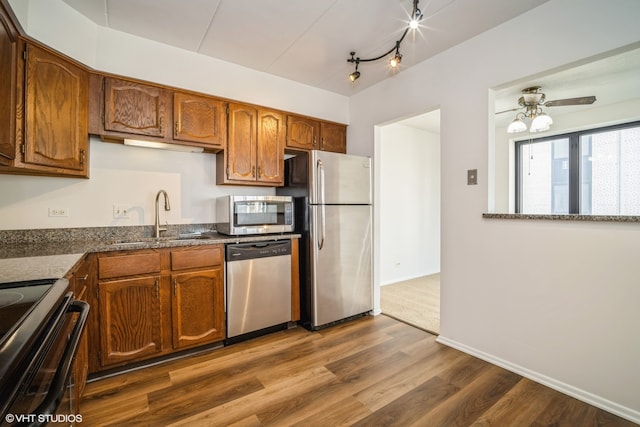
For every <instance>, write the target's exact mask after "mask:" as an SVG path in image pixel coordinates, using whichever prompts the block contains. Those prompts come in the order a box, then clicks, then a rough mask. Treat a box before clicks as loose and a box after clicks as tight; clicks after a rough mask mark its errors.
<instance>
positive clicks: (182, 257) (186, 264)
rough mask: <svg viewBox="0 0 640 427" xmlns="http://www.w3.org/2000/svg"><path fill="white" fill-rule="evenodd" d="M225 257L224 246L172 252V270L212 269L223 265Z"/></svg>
mask: <svg viewBox="0 0 640 427" xmlns="http://www.w3.org/2000/svg"><path fill="white" fill-rule="evenodd" d="M223 260H224V255H223V251H222V246H221V245H219V246H213V247H210V248H198V249H190V250H182V251H172V252H171V270H174V271H175V270H187V269H189V268H202V267H212V266H215V265H220V264H222V262H223Z"/></svg>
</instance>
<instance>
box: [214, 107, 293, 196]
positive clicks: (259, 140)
mask: <svg viewBox="0 0 640 427" xmlns="http://www.w3.org/2000/svg"><path fill="white" fill-rule="evenodd" d="M228 120H229V124H228V140H227V145H226V148H225V150H224V153H218V157H217V167H216V172H217V183H218V184H243V183H250V184H252V185H269V186H277V185H283V184H284V146H285V130H286V128H285V122H284V115H283V114H282V113H280V112H278V111H273V110H267V109H259V108H256V107H253V106H251V105H245V104H234V103H231V104H229V109H228Z"/></svg>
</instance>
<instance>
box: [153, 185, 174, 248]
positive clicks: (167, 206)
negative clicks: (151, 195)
mask: <svg viewBox="0 0 640 427" xmlns="http://www.w3.org/2000/svg"><path fill="white" fill-rule="evenodd" d="M161 194H164V210H165V211H170V210H171V205H170V204H169V195H168V194H167V192H166V191H164V190H160V191H158V194H156V225H155V230H156V239H158V238H160V232H161V231H167V229H166V228H160V208H159V207H158V204H159V203H158V202H159V201H160V195H161Z"/></svg>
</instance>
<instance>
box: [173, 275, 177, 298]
mask: <svg viewBox="0 0 640 427" xmlns="http://www.w3.org/2000/svg"><path fill="white" fill-rule="evenodd" d="M177 295H178V279H173V296H177Z"/></svg>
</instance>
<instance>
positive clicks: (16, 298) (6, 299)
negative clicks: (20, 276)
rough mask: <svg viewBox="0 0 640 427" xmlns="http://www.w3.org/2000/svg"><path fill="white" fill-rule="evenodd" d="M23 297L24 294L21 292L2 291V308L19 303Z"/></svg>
mask: <svg viewBox="0 0 640 427" xmlns="http://www.w3.org/2000/svg"><path fill="white" fill-rule="evenodd" d="M23 298H24V294H21V293H20V292H12V291H0V308H4V307H9V306H10V305H13V304H16V303H19V302H20V301H22V299H23Z"/></svg>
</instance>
